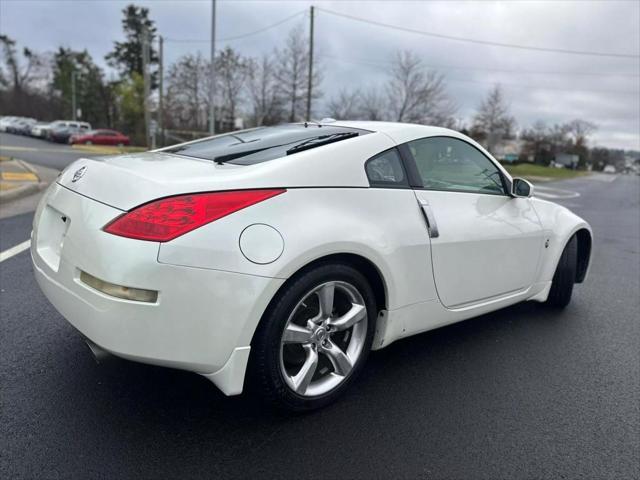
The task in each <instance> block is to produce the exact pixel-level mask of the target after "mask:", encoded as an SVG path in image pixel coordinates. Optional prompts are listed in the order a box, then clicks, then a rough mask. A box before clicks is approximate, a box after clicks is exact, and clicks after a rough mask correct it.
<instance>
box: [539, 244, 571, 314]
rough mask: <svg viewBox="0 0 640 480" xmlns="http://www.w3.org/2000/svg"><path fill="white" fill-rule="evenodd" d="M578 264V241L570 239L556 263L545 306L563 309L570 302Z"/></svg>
mask: <svg viewBox="0 0 640 480" xmlns="http://www.w3.org/2000/svg"><path fill="white" fill-rule="evenodd" d="M577 264H578V239H577V238H576V237H575V235H574V236H573V237H571V239H570V240H569V242H568V243H567V245H566V246H565V247H564V251H563V252H562V255H561V256H560V260H559V261H558V266H557V267H556V272H555V273H554V275H553V281H552V283H551V290H550V291H549V297H548V298H547V302H546V304H547V305H549V306H551V307H553V308H565V307H566V306H567V305H569V302H570V301H571V294H572V293H573V284H574V283H575V281H576V268H577Z"/></svg>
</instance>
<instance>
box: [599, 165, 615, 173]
mask: <svg viewBox="0 0 640 480" xmlns="http://www.w3.org/2000/svg"><path fill="white" fill-rule="evenodd" d="M602 172H603V173H616V167H615V166H614V165H605V167H604V168H603V169H602Z"/></svg>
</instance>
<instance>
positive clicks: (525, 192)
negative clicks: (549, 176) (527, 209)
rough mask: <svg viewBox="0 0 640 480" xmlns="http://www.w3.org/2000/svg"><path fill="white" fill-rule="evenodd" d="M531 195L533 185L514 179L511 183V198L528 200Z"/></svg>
mask: <svg viewBox="0 0 640 480" xmlns="http://www.w3.org/2000/svg"><path fill="white" fill-rule="evenodd" d="M532 195H533V185H531V184H530V183H529V182H527V181H526V180H525V179H524V178H514V179H513V182H512V183H511V196H512V197H516V198H529V197H530V196H532Z"/></svg>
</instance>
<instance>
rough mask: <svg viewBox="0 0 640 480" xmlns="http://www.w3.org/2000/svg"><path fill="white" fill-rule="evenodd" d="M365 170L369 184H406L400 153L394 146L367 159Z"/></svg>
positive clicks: (382, 185)
mask: <svg viewBox="0 0 640 480" xmlns="http://www.w3.org/2000/svg"><path fill="white" fill-rule="evenodd" d="M365 171H366V172H367V178H368V179H369V183H370V184H371V186H381V187H384V186H408V182H407V177H406V175H405V173H404V169H403V168H402V161H401V160H400V155H398V152H397V150H396V149H395V148H392V149H391V150H387V151H386V152H382V153H380V154H378V155H376V156H375V157H373V158H370V159H369V160H367V163H366V165H365Z"/></svg>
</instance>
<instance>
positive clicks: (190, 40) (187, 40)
mask: <svg viewBox="0 0 640 480" xmlns="http://www.w3.org/2000/svg"><path fill="white" fill-rule="evenodd" d="M305 13H307V12H306V10H301V11H299V12H297V13H294V14H293V15H290V16H288V17H286V18H283V19H282V20H278V21H277V22H276V23H272V24H271V25H267V26H266V27H262V28H259V29H258V30H254V31H252V32H247V33H243V34H241V35H235V36H233V37H226V38H217V39H216V41H218V42H231V41H233V40H240V39H241V38H246V37H251V36H253V35H257V34H258V33H262V32H265V31H267V30H270V29H272V28H275V27H278V26H280V25H282V24H283V23H286V22H288V21H289V20H292V19H294V18H296V17H298V16H300V15H303V14H305ZM164 40H165V41H166V42H172V43H210V42H211V39H207V40H200V39H194V38H165V39H164Z"/></svg>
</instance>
